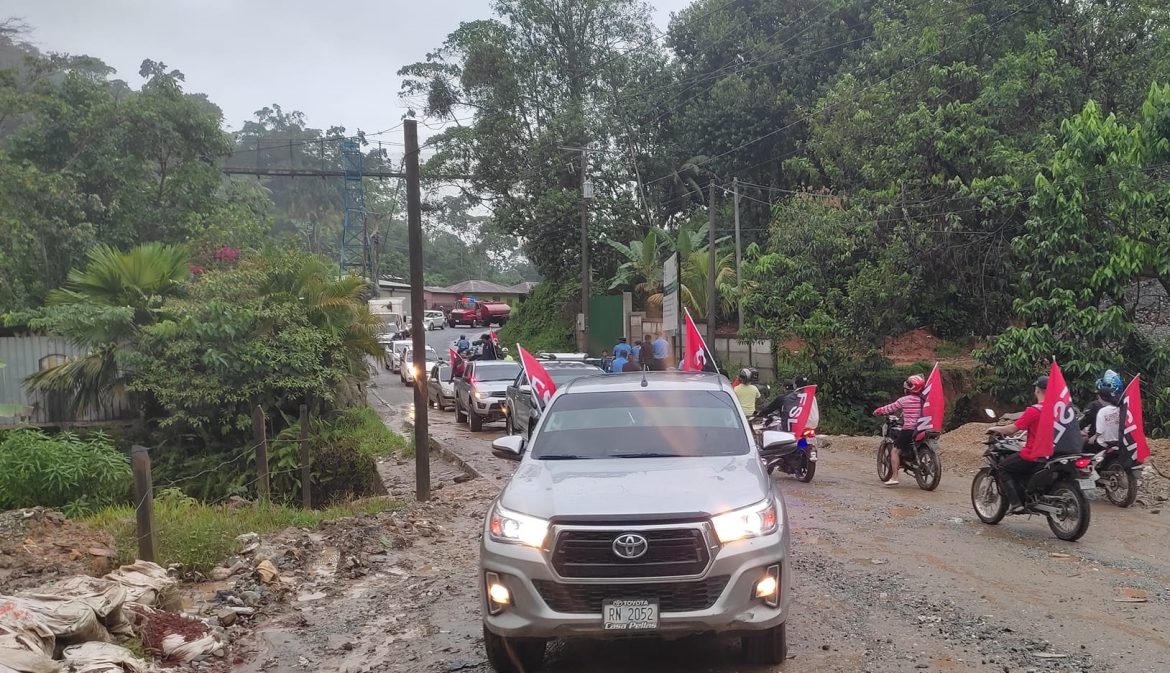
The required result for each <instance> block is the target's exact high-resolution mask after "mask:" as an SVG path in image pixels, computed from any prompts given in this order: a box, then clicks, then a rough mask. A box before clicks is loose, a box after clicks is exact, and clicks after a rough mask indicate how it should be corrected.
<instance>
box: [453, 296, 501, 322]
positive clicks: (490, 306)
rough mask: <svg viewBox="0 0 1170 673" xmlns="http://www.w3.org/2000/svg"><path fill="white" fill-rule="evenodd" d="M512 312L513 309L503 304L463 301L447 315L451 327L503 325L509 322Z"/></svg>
mask: <svg viewBox="0 0 1170 673" xmlns="http://www.w3.org/2000/svg"><path fill="white" fill-rule="evenodd" d="M511 312H512V307H511V306H508V305H507V304H505V303H502V302H492V301H471V300H463V301H459V302H456V304H455V308H453V309H451V312H450V313H448V314H447V324H448V325H450V326H451V327H456V326H458V325H468V326H471V327H479V326H480V325H483V326H484V327H487V326H488V325H492V324H496V325H503V324H505V323H507V322H508V317H509V316H510V315H511Z"/></svg>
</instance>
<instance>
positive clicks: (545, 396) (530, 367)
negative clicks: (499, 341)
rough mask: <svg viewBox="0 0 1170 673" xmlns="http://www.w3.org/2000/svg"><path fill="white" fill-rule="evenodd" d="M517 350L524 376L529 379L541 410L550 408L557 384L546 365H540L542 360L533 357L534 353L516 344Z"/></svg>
mask: <svg viewBox="0 0 1170 673" xmlns="http://www.w3.org/2000/svg"><path fill="white" fill-rule="evenodd" d="M516 350H518V351H519V352H520V364H521V365H522V366H523V367H524V376H525V377H526V378H527V379H528V384H529V385H530V386H532V392H533V393H535V395H536V399H537V401H538V402H539V403H540V408H541V409H544V408H545V407H547V406H548V401H549V400H551V399H552V396H553V394H555V393H556V392H557V384H556V382H555V381H553V378H552V377H551V376H549V374H548V370H547V369H545V368H544V365H542V364H540V360H537V359H536V358H534V357H532V353H529V352H528V351H526V350H524V347H523V346H521V345H520V344H516Z"/></svg>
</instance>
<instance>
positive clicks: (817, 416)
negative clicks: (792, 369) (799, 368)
mask: <svg viewBox="0 0 1170 673" xmlns="http://www.w3.org/2000/svg"><path fill="white" fill-rule="evenodd" d="M793 383H795V384H796V388H797V390H799V389H801V388H804V387H805V386H807V385H809V382H808V379H807V378H806V377H804V376H797V377H796V378H795V379H794V380H793ZM820 422H821V408H820V406H818V405H817V398H816V397H813V401H812V409H810V410H809V412H808V421H807V422H806V423H805V424H804V427H806V428H808V429H809V430H816V429H817V424H818V423H820Z"/></svg>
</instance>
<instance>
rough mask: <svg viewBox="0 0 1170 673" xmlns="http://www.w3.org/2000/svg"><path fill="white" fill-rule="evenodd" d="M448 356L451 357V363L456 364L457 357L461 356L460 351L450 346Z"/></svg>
mask: <svg viewBox="0 0 1170 673" xmlns="http://www.w3.org/2000/svg"><path fill="white" fill-rule="evenodd" d="M447 357H449V358H451V364H452V365H454V364H455V358H457V357H459V353H458V351H456V350H455V349H454V348H451V347H450V346H448V347H447Z"/></svg>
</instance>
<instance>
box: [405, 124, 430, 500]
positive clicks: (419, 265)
mask: <svg viewBox="0 0 1170 673" xmlns="http://www.w3.org/2000/svg"><path fill="white" fill-rule="evenodd" d="M402 124H403V128H402V136H403V143H404V145H405V148H406V154H405V155H404V156H403V159H404V160H405V161H406V224H407V227H406V239H407V241H406V242H407V248H408V251H409V252H410V314H411V315H410V336H411V339H412V340H413V343H414V350H413V353H414V363H413V364H414V366H415V367H416V368H417V369H416V373H415V375H414V497H415V498H416V499H417V500H418V501H419V502H425V501H427V500H429V499H430V497H431V453H430V452H431V444H430V434H429V433H430V425H429V419H428V418H427V379H426V376H427V373H426V367H427V352H426V351H427V334H426V328H424V327H423V249H422V244H423V229H422V192H421V189H422V187H421V179H420V177H419V168H418V155H419V147H418V122H417V121H415V120H413V119H407V120H405V121H404V122H402ZM402 366H403V367H409V366H411V365H410V364H408V363H406V362H403V363H402Z"/></svg>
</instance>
